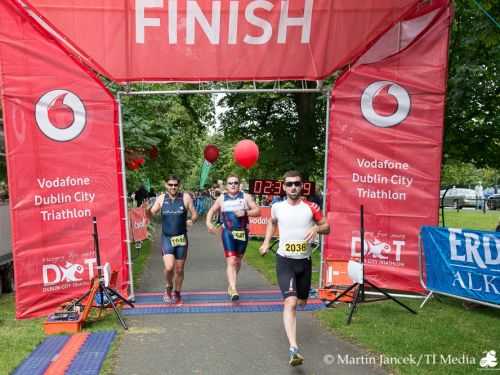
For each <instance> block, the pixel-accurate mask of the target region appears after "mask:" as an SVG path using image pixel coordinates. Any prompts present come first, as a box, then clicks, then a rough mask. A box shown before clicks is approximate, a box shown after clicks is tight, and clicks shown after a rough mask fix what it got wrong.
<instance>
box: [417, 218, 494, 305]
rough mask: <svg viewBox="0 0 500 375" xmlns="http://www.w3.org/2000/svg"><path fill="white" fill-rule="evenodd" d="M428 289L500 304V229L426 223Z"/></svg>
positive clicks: (425, 249)
mask: <svg viewBox="0 0 500 375" xmlns="http://www.w3.org/2000/svg"><path fill="white" fill-rule="evenodd" d="M420 236H421V239H422V247H423V251H424V256H425V257H424V259H425V260H424V264H425V269H424V271H425V273H424V274H425V284H426V287H427V289H429V290H432V291H435V292H438V293H439V292H441V293H444V294H450V295H454V296H457V297H463V298H468V299H474V300H478V301H482V302H489V303H493V304H497V305H499V306H500V233H499V232H483V231H475V230H468V229H455V228H436V227H429V226H424V227H422V230H421V232H420Z"/></svg>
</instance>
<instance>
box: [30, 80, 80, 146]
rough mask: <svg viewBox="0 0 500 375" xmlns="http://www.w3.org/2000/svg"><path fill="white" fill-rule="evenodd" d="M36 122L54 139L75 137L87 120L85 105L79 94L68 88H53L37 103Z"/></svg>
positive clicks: (43, 131)
mask: <svg viewBox="0 0 500 375" xmlns="http://www.w3.org/2000/svg"><path fill="white" fill-rule="evenodd" d="M35 118H36V124H37V125H38V127H39V128H40V130H41V131H42V133H43V134H45V135H46V136H47V137H49V138H50V139H52V140H54V141H59V142H67V141H71V140H72V139H75V138H76V137H78V136H79V135H80V133H81V132H82V131H83V129H84V128H85V124H86V122H87V118H86V111H85V106H84V105H83V103H82V101H81V100H80V98H79V97H78V96H76V95H75V94H73V93H72V92H70V91H67V90H53V91H49V92H48V93H46V94H44V95H43V96H42V97H41V98H40V100H39V101H38V102H37V103H36V107H35Z"/></svg>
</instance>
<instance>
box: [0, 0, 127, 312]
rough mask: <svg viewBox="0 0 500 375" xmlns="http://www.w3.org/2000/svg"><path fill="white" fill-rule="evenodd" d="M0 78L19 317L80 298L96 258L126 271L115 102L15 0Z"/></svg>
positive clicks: (7, 18) (5, 11) (1, 7)
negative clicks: (97, 253) (96, 237)
mask: <svg viewBox="0 0 500 375" xmlns="http://www.w3.org/2000/svg"><path fill="white" fill-rule="evenodd" d="M0 62H1V71H0V82H1V86H2V106H3V115H4V127H5V140H6V150H7V152H6V154H7V163H8V164H7V166H8V180H9V192H10V204H11V219H12V220H11V222H12V230H13V236H12V245H13V251H14V267H15V275H16V278H15V280H16V317H17V318H27V317H35V316H40V315H45V314H47V313H49V312H51V311H53V310H54V309H55V308H56V307H57V306H58V305H59V304H61V303H63V302H65V301H68V300H70V299H72V298H75V297H78V296H79V295H80V294H83V293H84V292H85V291H86V290H87V289H88V288H89V279H90V278H91V276H92V275H95V274H96V271H95V258H96V257H95V253H94V244H93V237H92V217H93V216H96V217H97V227H98V230H99V238H100V250H101V259H102V263H103V264H104V263H106V262H109V263H110V264H111V267H112V269H113V270H115V271H119V276H118V283H117V285H118V288H119V289H120V291H121V292H125V289H126V286H127V283H128V278H127V275H128V274H127V268H126V263H125V260H126V245H125V235H124V233H125V225H124V220H123V217H124V212H125V211H124V209H123V200H122V199H121V198H120V197H121V196H123V187H122V183H121V175H120V166H121V161H120V153H119V129H118V123H117V107H116V104H115V101H114V99H113V97H112V95H111V93H110V92H109V91H108V90H106V88H105V87H104V86H103V85H102V84H101V83H100V81H99V80H98V79H97V78H96V77H95V75H94V74H93V73H91V72H89V71H88V70H86V69H84V68H83V67H82V66H81V65H80V64H79V63H78V62H77V61H76V60H74V59H72V58H70V57H69V56H68V55H67V54H66V53H65V52H64V51H63V50H62V49H61V48H60V46H59V45H58V44H57V43H56V42H55V41H54V40H53V39H52V38H51V37H50V36H49V35H48V34H46V33H45V32H44V31H43V30H39V29H37V28H36V27H34V26H33V25H32V23H31V20H30V19H29V18H28V17H27V16H26V15H25V13H24V11H23V10H21V9H20V8H17V6H16V5H14V2H11V1H2V2H0Z"/></svg>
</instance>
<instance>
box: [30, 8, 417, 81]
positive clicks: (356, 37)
mask: <svg viewBox="0 0 500 375" xmlns="http://www.w3.org/2000/svg"><path fill="white" fill-rule="evenodd" d="M419 2H420V1H418V0H363V1H352V0H335V1H332V0H289V1H288V2H284V1H263V0H258V1H257V0H240V1H231V2H230V1H218V0H214V1H200V0H198V1H193V0H189V1H187V0H177V1H167V0H156V4H155V2H154V1H151V0H150V1H147V2H146V1H143V0H87V1H85V2H79V4H78V6H75V2H74V1H73V0H58V1H54V0H29V1H28V3H29V4H30V5H31V7H32V8H33V9H34V10H35V11H36V12H37V13H38V14H39V15H41V16H42V17H43V18H44V19H45V20H46V21H47V23H48V24H50V25H52V26H53V27H54V29H55V30H57V31H58V32H59V33H61V35H64V36H65V38H67V39H68V40H69V41H71V43H72V44H73V46H74V47H76V48H77V49H79V50H80V52H81V53H82V54H83V55H84V56H86V57H87V58H88V59H89V60H91V61H92V65H93V67H94V68H95V69H96V70H98V71H99V72H101V73H103V74H105V75H107V76H108V77H110V78H113V79H114V80H117V81H134V80H135V81H138V80H139V81H140V80H160V81H168V80H175V81H199V80H252V79H256V80H264V79H312V80H315V79H320V78H324V77H326V76H328V75H329V74H331V73H332V72H333V71H335V70H336V69H338V68H340V67H342V66H344V65H346V64H348V63H350V62H352V61H353V60H354V59H355V58H356V57H357V56H359V55H360V54H362V53H363V51H364V50H365V49H366V47H367V46H368V45H369V44H370V43H371V42H373V41H374V40H375V39H376V38H377V37H378V36H380V35H381V34H383V33H384V32H385V31H386V30H387V29H388V28H389V27H390V26H391V25H393V24H394V23H395V22H397V21H398V20H400V19H401V18H402V17H403V16H404V15H405V14H406V13H407V12H408V11H410V10H412V9H414V8H415V7H416V5H417V4H418V3H419ZM146 3H150V4H155V6H148V5H146ZM141 4H142V5H141ZM170 4H173V5H175V6H174V7H170V6H169V5H170ZM286 4H288V8H286V7H285V5H286ZM141 25H143V26H141ZM280 25H281V26H280Z"/></svg>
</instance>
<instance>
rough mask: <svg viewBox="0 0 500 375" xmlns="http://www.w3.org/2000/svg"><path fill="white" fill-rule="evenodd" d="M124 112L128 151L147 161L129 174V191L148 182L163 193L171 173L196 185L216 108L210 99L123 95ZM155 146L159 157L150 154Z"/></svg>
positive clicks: (187, 184) (204, 96)
mask: <svg viewBox="0 0 500 375" xmlns="http://www.w3.org/2000/svg"><path fill="white" fill-rule="evenodd" d="M162 88H164V86H162V85H156V86H154V87H152V89H155V90H160V89H162ZM169 88H170V89H171V86H170V87H169ZM122 113H123V133H124V143H125V148H126V149H128V150H135V151H136V152H138V153H139V154H140V153H141V152H142V154H143V155H144V156H145V160H146V162H145V164H144V165H143V166H142V167H140V168H139V169H138V170H135V171H131V170H128V171H127V188H128V190H129V191H134V190H135V189H137V188H138V186H139V185H140V184H141V183H143V182H145V181H146V180H147V179H149V180H150V181H151V182H152V185H153V187H154V188H155V189H156V190H161V189H163V183H162V180H163V178H164V177H166V176H167V175H170V174H174V175H177V176H179V177H180V178H181V180H182V181H183V183H184V185H185V186H187V187H190V188H191V187H193V186H195V185H196V183H197V177H196V176H195V175H194V174H193V171H195V170H196V168H197V166H198V165H199V164H201V162H202V161H203V156H202V155H203V144H204V142H205V136H206V131H207V127H208V125H209V124H211V123H212V122H213V105H212V102H211V100H210V98H209V97H208V96H206V95H144V96H124V97H123V105H122ZM153 146H155V147H156V148H157V149H158V151H159V152H158V157H156V158H154V157H151V155H150V152H149V150H151V148H153Z"/></svg>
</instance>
